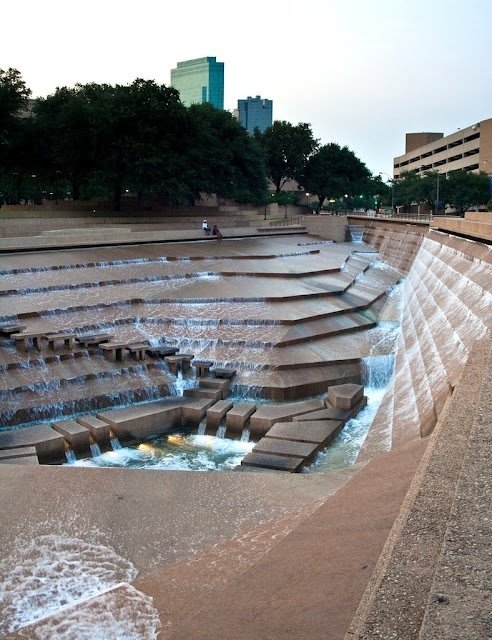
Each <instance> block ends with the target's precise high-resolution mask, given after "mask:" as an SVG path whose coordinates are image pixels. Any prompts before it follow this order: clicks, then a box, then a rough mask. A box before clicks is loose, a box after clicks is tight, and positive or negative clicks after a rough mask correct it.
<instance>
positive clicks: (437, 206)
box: [436, 172, 441, 216]
mask: <svg viewBox="0 0 492 640" xmlns="http://www.w3.org/2000/svg"><path fill="white" fill-rule="evenodd" d="M440 176H441V174H440V173H439V172H438V173H437V187H436V216H437V213H438V211H439V178H440Z"/></svg>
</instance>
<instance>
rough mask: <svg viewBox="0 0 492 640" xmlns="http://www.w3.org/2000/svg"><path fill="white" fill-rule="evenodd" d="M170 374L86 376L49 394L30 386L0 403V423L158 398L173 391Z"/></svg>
mask: <svg viewBox="0 0 492 640" xmlns="http://www.w3.org/2000/svg"><path fill="white" fill-rule="evenodd" d="M172 385H173V379H172V378H171V377H170V376H169V375H153V376H140V375H137V374H127V375H125V376H119V377H118V376H117V377H115V378H113V377H108V378H105V379H85V380H84V381H83V384H80V383H76V382H75V383H73V384H64V385H62V386H60V387H58V388H56V389H53V390H51V391H50V392H49V393H43V394H40V393H39V392H36V391H31V390H29V389H26V390H24V391H23V392H21V393H18V394H16V395H15V398H14V399H13V400H9V401H5V402H3V403H2V407H1V410H0V425H7V424H8V425H12V426H13V425H16V424H21V423H28V422H34V421H39V420H43V419H45V420H50V419H52V418H53V414H55V415H58V416H64V415H65V416H67V415H73V414H74V413H84V412H87V411H96V410H98V409H104V408H108V407H112V406H115V405H116V406H117V405H121V404H128V403H130V402H142V401H144V400H149V399H152V398H154V399H160V398H163V397H166V396H169V395H170V394H171V393H172V388H173V387H172Z"/></svg>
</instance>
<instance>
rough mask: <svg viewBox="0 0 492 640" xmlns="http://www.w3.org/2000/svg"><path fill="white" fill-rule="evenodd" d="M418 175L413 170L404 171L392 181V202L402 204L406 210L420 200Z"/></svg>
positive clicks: (397, 204)
mask: <svg viewBox="0 0 492 640" xmlns="http://www.w3.org/2000/svg"><path fill="white" fill-rule="evenodd" d="M420 196H421V185H420V176H419V175H418V174H417V173H414V172H410V171H408V172H404V173H402V174H401V175H400V177H399V178H397V179H395V183H394V204H395V205H396V206H403V207H404V208H405V209H406V210H407V212H408V211H409V210H410V207H411V206H412V204H414V203H415V202H420Z"/></svg>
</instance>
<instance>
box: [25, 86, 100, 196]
mask: <svg viewBox="0 0 492 640" xmlns="http://www.w3.org/2000/svg"><path fill="white" fill-rule="evenodd" d="M35 114H36V119H37V121H38V123H39V128H40V131H41V135H42V138H43V143H44V146H45V148H46V158H45V166H46V170H47V172H48V174H49V179H50V180H51V181H56V182H58V181H59V180H60V179H63V180H66V181H67V182H68V183H69V184H70V190H71V191H70V192H71V194H72V198H73V199H74V200H79V198H80V197H81V190H82V187H83V186H84V184H86V183H87V181H88V179H89V176H90V174H91V172H92V169H93V160H94V149H93V136H92V135H91V125H92V111H91V105H90V103H89V102H88V101H87V100H86V99H85V96H84V90H83V87H81V86H80V85H77V86H76V87H75V88H74V89H69V88H67V87H62V88H58V89H57V90H56V92H55V93H54V94H53V95H50V96H48V97H47V98H45V99H40V100H38V102H37V104H36V108H35Z"/></svg>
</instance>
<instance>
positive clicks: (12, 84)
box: [0, 68, 31, 144]
mask: <svg viewBox="0 0 492 640" xmlns="http://www.w3.org/2000/svg"><path fill="white" fill-rule="evenodd" d="M30 95H31V90H30V89H28V88H27V86H26V83H25V82H24V80H23V79H22V76H21V73H20V71H18V70H17V69H12V68H10V69H7V70H6V71H5V70H4V69H0V144H5V143H7V142H8V139H9V132H10V129H11V127H12V126H13V125H14V124H15V121H16V119H17V118H18V116H19V114H20V112H21V111H22V109H24V108H25V107H26V106H27V102H28V99H29V96H30Z"/></svg>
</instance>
